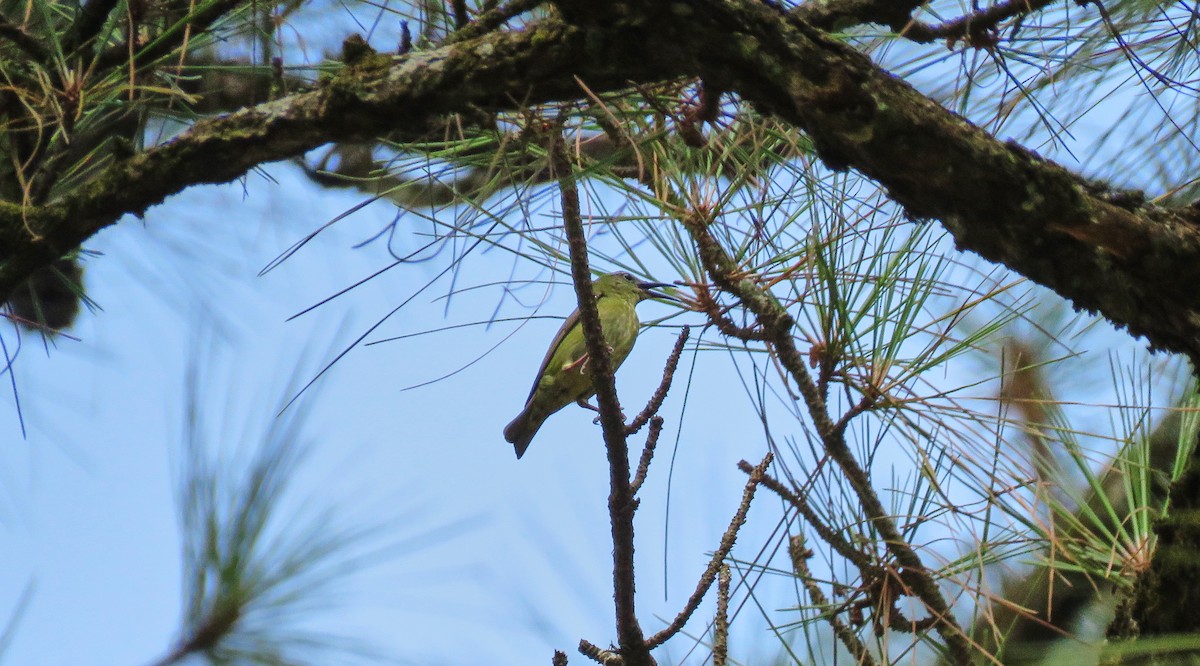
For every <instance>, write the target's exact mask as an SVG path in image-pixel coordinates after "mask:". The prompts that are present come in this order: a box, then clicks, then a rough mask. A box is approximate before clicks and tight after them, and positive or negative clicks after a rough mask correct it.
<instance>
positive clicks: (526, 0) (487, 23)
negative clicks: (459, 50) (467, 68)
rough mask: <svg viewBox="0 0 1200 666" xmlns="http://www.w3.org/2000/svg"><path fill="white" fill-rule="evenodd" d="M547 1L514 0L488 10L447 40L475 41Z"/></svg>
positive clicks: (453, 41)
mask: <svg viewBox="0 0 1200 666" xmlns="http://www.w3.org/2000/svg"><path fill="white" fill-rule="evenodd" d="M545 2H546V0H513V1H512V2H510V3H508V4H506V5H504V6H503V7H497V8H492V9H486V8H485V9H486V11H484V12H483V13H482V14H480V15H479V16H477V17H476V18H475V20H474V21H471V23H470V24H468V25H466V26H460V27H459V29H458V31H457V32H455V33H454V34H453V35H450V37H449V38H448V39H447V40H446V43H447V44H453V43H455V42H461V41H463V40H466V39H474V38H476V37H482V36H483V35H485V34H487V33H489V32H491V31H493V30H495V29H496V28H499V27H500V26H502V25H504V23H505V22H506V21H508V20H509V19H511V18H513V17H514V16H517V15H518V14H524V13H525V12H527V11H529V10H531V9H534V8H536V7H537V6H538V5H541V4H544V3H545ZM493 4H494V3H493Z"/></svg>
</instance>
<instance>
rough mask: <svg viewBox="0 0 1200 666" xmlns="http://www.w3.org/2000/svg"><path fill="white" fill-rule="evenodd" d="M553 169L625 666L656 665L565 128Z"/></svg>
mask: <svg viewBox="0 0 1200 666" xmlns="http://www.w3.org/2000/svg"><path fill="white" fill-rule="evenodd" d="M550 163H551V168H552V169H553V170H554V175H555V176H556V177H557V178H558V179H559V189H560V190H561V191H562V214H563V227H564V228H565V230H566V234H567V246H568V248H569V250H570V255H571V279H572V281H574V283H575V295H576V297H577V300H578V301H579V321H580V325H581V326H582V328H583V338H584V341H585V342H586V343H587V352H588V363H589V364H590V368H591V376H592V385H593V386H594V387H595V389H596V404H597V405H599V406H600V424H601V426H602V427H603V429H604V446H605V449H606V451H607V453H608V469H609V494H608V515H609V519H610V521H611V523H612V543H613V603H614V606H615V607H616V615H617V641H618V643H619V644H620V646H621V658H622V660H623V661H624V663H625V664H628V665H629V666H642V665H644V664H652V663H653V661H654V660H653V659H651V657H650V651H649V649H648V648H647V646H646V644H645V641H644V638H643V636H644V635H643V633H642V627H641V625H640V624H639V623H638V619H637V610H636V608H635V595H634V588H635V582H636V579H635V576H634V571H633V565H634V562H633V514H634V511H636V509H637V504H636V502H635V500H634V497H633V489H632V487H631V484H630V478H629V444H628V442H627V441H626V435H625V422H624V417H623V416H622V415H621V403H620V402H619V401H618V400H617V387H616V382H615V381H614V380H613V370H612V355H611V354H610V353H609V350H608V345H607V344H605V342H604V332H603V331H602V330H601V328H600V314H599V312H598V311H597V310H596V298H595V294H594V293H593V291H592V276H591V270H590V269H589V268H588V250H587V239H586V237H585V236H584V231H583V218H582V217H581V215H580V213H579V191H578V189H577V188H576V187H575V178H574V174H572V173H571V163H570V159H569V158H568V156H567V149H566V146H565V145H564V144H563V138H562V131H561V127H560V128H557V129H556V131H555V135H554V137H553V139H552V145H551V148H550Z"/></svg>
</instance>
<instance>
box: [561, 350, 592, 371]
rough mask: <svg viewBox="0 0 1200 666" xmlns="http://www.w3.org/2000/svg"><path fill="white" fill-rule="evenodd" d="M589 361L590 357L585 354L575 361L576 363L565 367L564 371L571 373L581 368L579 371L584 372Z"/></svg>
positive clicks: (573, 362) (572, 362)
mask: <svg viewBox="0 0 1200 666" xmlns="http://www.w3.org/2000/svg"><path fill="white" fill-rule="evenodd" d="M587 361H588V355H587V354H584V355H583V356H580V357H579V358H577V359H575V360H574V361H571V362H570V363H568V364H566V365H564V366H563V369H562V371H563V372H570V371H572V370H574V369H575V368H579V371H580V372H583V371H584V370H586V369H587Z"/></svg>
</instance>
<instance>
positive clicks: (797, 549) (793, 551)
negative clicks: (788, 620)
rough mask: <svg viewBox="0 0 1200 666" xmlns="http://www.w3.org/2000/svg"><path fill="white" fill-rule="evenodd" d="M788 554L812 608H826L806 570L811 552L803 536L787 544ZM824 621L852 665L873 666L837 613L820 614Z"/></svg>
mask: <svg viewBox="0 0 1200 666" xmlns="http://www.w3.org/2000/svg"><path fill="white" fill-rule="evenodd" d="M788 554H789V555H790V556H791V558H792V572H793V573H795V574H796V578H799V579H800V584H801V585H803V586H804V589H805V590H807V591H808V596H809V598H810V599H812V602H813V606H815V607H817V608H825V607H828V606H829V605H830V604H829V599H827V598H826V597H825V593H824V592H822V591H821V588H820V586H818V585H817V583H816V581H814V580H813V576H812V572H811V571H810V570H809V568H808V558H810V557H812V551H811V550H809V549H808V547H807V546H805V545H804V535H802V534H797V535H795V536H793V537H792V538H791V540H790V541H789V542H788ZM822 615H823V616H824V617H825V619H826V620H827V621H828V622H829V624H830V626H832V627H833V633H834V635H835V636H837V637H838V640H840V641H841V642H842V645H845V646H846V649H847V650H849V651H850V654H852V655H854V663H856V664H859V666H874V665H875V658H874V657H872V656H871V652H870V651H869V650H867V646H865V645H863V643H862V641H861V640H859V639H858V635H857V634H855V633H854V630H852V629H851V628H850V627H848V626H846V623H845V622H842V621H841V620H840V619H838V616H837V613H836V612H834V611H832V610H830V611H825V612H823V613H822Z"/></svg>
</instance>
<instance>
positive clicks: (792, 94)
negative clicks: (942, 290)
mask: <svg viewBox="0 0 1200 666" xmlns="http://www.w3.org/2000/svg"><path fill="white" fill-rule="evenodd" d="M558 4H559V5H560V6H565V7H569V11H567V10H566V9H564V14H566V15H568V16H569V17H571V19H572V20H575V21H578V22H580V23H581V24H583V25H587V26H589V29H600V28H599V27H598V26H602V25H603V26H616V27H614V28H612V29H617V30H622V31H623V32H624V34H625V37H626V39H627V40H628V42H630V43H646V44H653V45H654V46H653V47H652V48H651V50H652V51H653V52H654V55H655V56H656V57H658V56H659V55H660V54H661V53H662V52H664V51H672V50H675V51H684V52H686V53H687V55H686V56H685V59H689V60H691V61H694V62H696V63H698V66H699V68H700V70H701V72H700V74H701V76H702V77H703V79H704V81H706V82H708V83H711V84H713V85H716V86H718V87H720V88H721V89H724V90H730V91H733V92H736V93H737V94H738V95H740V96H741V97H742V98H744V99H746V100H748V101H750V102H751V103H753V104H754V105H755V106H757V107H758V108H759V109H760V110H762V111H765V112H769V113H773V114H775V115H777V116H778V117H780V118H782V119H784V120H786V121H788V122H791V123H794V124H795V125H797V126H799V127H801V128H803V129H804V130H806V131H807V132H808V133H809V135H810V136H811V138H812V139H813V141H814V144H815V146H816V148H817V150H818V152H819V154H820V155H821V157H822V158H823V160H824V161H825V162H826V163H827V164H828V165H830V166H832V167H834V168H853V169H856V170H858V171H860V172H862V173H863V174H865V175H867V176H869V177H870V178H872V179H874V180H875V181H877V182H879V183H880V184H882V185H883V186H884V187H886V188H887V190H888V193H889V195H890V196H891V198H892V199H894V200H895V201H897V202H899V203H900V204H902V205H904V206H905V207H906V208H907V210H908V212H909V213H910V215H911V216H913V217H914V218H922V219H928V218H933V219H937V220H940V221H941V222H942V223H943V224H944V225H945V227H946V228H947V229H948V230H949V231H950V232H951V233H952V234H953V236H954V238H955V240H956V241H957V243H958V245H959V247H960V248H962V249H966V250H971V251H973V252H976V253H978V254H980V255H982V256H983V257H985V258H987V259H989V260H992V261H996V262H1000V263H1003V264H1005V265H1007V266H1009V267H1010V268H1012V269H1014V270H1016V271H1018V272H1020V273H1022V274H1023V275H1025V276H1027V277H1029V278H1031V279H1033V280H1035V281H1037V282H1039V283H1041V284H1043V285H1045V286H1047V287H1049V288H1051V289H1053V290H1054V291H1056V292H1058V293H1059V294H1061V295H1063V296H1065V297H1067V298H1070V299H1071V300H1072V301H1074V303H1075V304H1076V305H1077V306H1079V307H1081V308H1084V309H1087V310H1091V311H1098V312H1100V313H1102V314H1104V315H1105V316H1106V317H1108V318H1109V319H1110V320H1112V321H1113V322H1114V323H1116V324H1119V325H1122V326H1125V327H1127V328H1128V329H1129V330H1130V332H1131V333H1133V334H1135V335H1144V336H1146V337H1147V338H1148V339H1149V341H1150V343H1151V344H1152V345H1153V346H1154V347H1158V348H1164V349H1170V350H1173V351H1179V352H1183V353H1186V354H1188V355H1189V356H1190V357H1191V358H1192V360H1193V361H1200V290H1196V289H1195V288H1193V286H1192V285H1194V284H1197V283H1198V282H1197V281H1198V280H1200V261H1198V259H1200V227H1198V226H1197V225H1196V224H1195V223H1194V222H1192V220H1191V219H1190V218H1191V217H1192V216H1191V215H1190V214H1189V211H1186V210H1181V211H1168V210H1162V209H1154V208H1152V207H1148V206H1129V207H1122V206H1119V205H1115V204H1113V203H1110V202H1109V199H1111V198H1112V197H1107V196H1106V193H1105V192H1103V191H1101V189H1100V188H1098V187H1096V186H1094V185H1093V184H1091V183H1088V182H1087V181H1086V180H1084V179H1082V178H1080V177H1078V176H1076V175H1073V174H1071V173H1069V172H1068V171H1066V170H1065V169H1063V168H1061V167H1059V166H1058V165H1055V164H1053V163H1050V162H1048V161H1046V160H1043V159H1042V158H1040V157H1038V156H1037V155H1035V154H1034V153H1032V152H1031V151H1029V150H1026V149H1024V148H1022V147H1020V146H1018V145H1016V144H1014V143H1006V142H1003V141H999V140H997V139H996V138H994V137H992V136H990V135H989V134H988V133H987V132H985V131H983V130H982V129H980V128H978V127H976V126H974V125H972V124H971V123H970V122H968V121H967V120H965V119H964V118H962V117H960V116H958V115H956V114H954V113H952V112H950V111H947V110H946V109H944V108H942V107H941V106H940V105H938V104H937V103H935V102H934V101H933V100H931V99H929V98H928V97H926V96H924V95H922V94H921V93H919V92H918V91H916V90H915V89H914V88H912V86H910V85H908V84H907V83H905V82H904V81H902V80H900V79H898V78H896V77H894V76H892V75H891V74H889V73H888V72H886V71H883V70H882V69H880V68H879V67H877V66H875V64H874V63H872V62H871V60H870V59H869V58H868V57H867V56H865V55H863V54H862V53H860V52H858V51H855V50H854V49H853V48H852V47H851V46H849V45H848V44H846V43H844V42H842V41H839V40H836V39H834V38H832V37H830V36H829V35H828V34H826V33H824V32H822V31H820V30H818V29H816V28H814V27H813V26H811V25H809V24H807V23H804V22H803V21H801V20H799V19H798V18H797V17H796V16H794V15H788V14H786V13H784V12H782V11H780V10H779V9H777V8H775V7H772V6H771V5H770V4H769V3H757V2H749V1H748V0H698V1H697V2H692V3H688V4H687V6H686V11H685V8H684V7H683V5H682V4H680V3H652V4H653V7H654V8H657V9H658V11H659V13H658V14H652V13H651V11H652V10H644V9H640V7H641V6H642V5H643V4H644V3H591V2H584V1H582V0H570V1H567V0H560V2H559V3H558ZM672 8H673V9H674V10H675V11H670V10H671V9H672ZM593 25H594V26H597V27H596V28H591V27H590V26H593ZM675 57H679V56H675Z"/></svg>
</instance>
